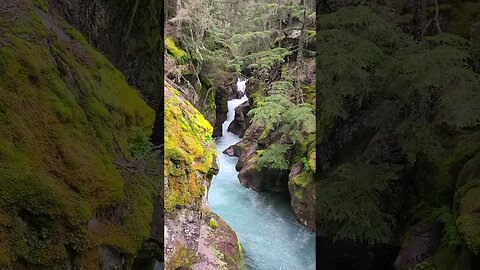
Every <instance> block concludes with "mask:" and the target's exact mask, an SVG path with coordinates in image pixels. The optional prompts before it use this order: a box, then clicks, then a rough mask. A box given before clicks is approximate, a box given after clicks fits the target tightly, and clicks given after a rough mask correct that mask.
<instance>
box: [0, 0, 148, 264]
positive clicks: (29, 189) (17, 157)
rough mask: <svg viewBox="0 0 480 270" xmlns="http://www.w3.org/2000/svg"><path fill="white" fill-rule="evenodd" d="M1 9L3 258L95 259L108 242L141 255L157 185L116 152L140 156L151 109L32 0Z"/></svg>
mask: <svg viewBox="0 0 480 270" xmlns="http://www.w3.org/2000/svg"><path fill="white" fill-rule="evenodd" d="M7 2H8V1H7ZM32 2H35V3H37V2H39V1H32ZM42 3H43V2H42ZM43 10H46V9H45V8H44V9H43ZM1 18H2V19H1V20H0V29H1V31H0V268H2V267H4V266H12V267H13V269H23V268H29V269H31V268H32V267H33V268H35V269H43V268H44V267H46V266H48V269H65V267H66V265H67V264H68V265H69V266H70V265H72V264H73V265H78V266H79V267H81V269H96V268H97V267H98V266H99V261H100V258H99V256H100V255H99V252H98V248H99V247H101V246H108V247H111V248H113V249H115V250H118V251H119V252H120V253H122V254H127V255H128V256H127V257H126V258H127V259H128V258H131V257H133V255H134V254H135V252H136V250H137V249H138V248H139V247H140V245H141V243H142V241H143V240H144V239H145V238H146V237H148V235H149V233H150V231H149V230H150V229H149V228H150V227H149V226H150V225H149V224H150V221H151V216H152V211H153V210H152V205H151V202H150V197H149V196H150V194H149V193H148V192H149V189H148V188H144V187H142V186H139V185H132V184H128V183H126V180H125V178H124V177H123V176H122V175H121V173H120V171H119V169H117V167H116V166H115V165H114V162H115V161H116V160H118V159H127V160H128V159H131V158H132V155H131V153H130V151H129V144H130V143H131V137H132V130H133V128H135V127H136V128H141V129H145V130H150V129H151V126H152V124H153V120H154V112H153V110H152V109H150V108H149V107H148V106H147V105H146V103H145V102H144V101H143V100H142V99H141V98H140V97H139V95H138V94H137V92H136V91H135V90H134V89H133V88H131V87H130V86H129V85H128V84H127V83H126V82H125V79H124V77H123V75H122V74H121V73H120V72H119V71H118V70H116V69H115V67H114V66H113V65H112V64H111V63H110V62H109V61H108V60H107V59H106V58H105V57H103V56H102V55H101V54H99V53H98V52H96V51H95V50H94V49H92V48H91V47H90V46H89V45H88V44H87V42H86V41H85V39H84V38H83V37H82V36H81V34H79V33H78V32H77V31H75V30H74V29H72V28H71V27H69V26H68V25H67V24H66V23H64V22H56V21H54V20H53V19H51V18H50V16H49V15H47V14H46V13H44V12H43V11H41V10H40V9H38V8H35V7H34V6H33V4H32V3H30V1H16V2H14V3H12V4H11V5H10V9H9V8H8V7H7V8H6V9H2V15H1ZM132 181H134V180H132ZM127 187H128V188H127ZM140 191H141V192H140ZM150 192H151V191H150ZM117 212H121V213H122V214H121V215H117ZM113 216H118V218H113ZM93 217H96V218H95V220H97V221H98V222H96V223H97V224H96V225H95V224H92V223H89V221H92V220H94V219H92V218H93ZM87 225H88V226H87ZM87 227H88V229H87ZM70 260H74V261H70Z"/></svg>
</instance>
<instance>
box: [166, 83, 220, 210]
mask: <svg viewBox="0 0 480 270" xmlns="http://www.w3.org/2000/svg"><path fill="white" fill-rule="evenodd" d="M212 131H213V128H212V126H211V125H210V124H209V123H208V121H207V120H205V118H204V117H203V116H202V114H200V112H199V111H198V110H197V109H195V108H194V107H193V106H192V105H191V104H190V103H189V102H188V101H186V100H184V99H183V98H180V97H179V92H178V91H177V90H175V89H174V88H172V87H170V86H167V85H166V86H165V158H164V173H165V177H166V179H167V180H166V181H167V183H166V189H165V209H166V211H168V212H170V211H173V210H174V209H175V207H177V206H185V205H188V204H191V203H193V202H194V200H195V199H198V198H200V197H201V196H202V195H203V194H204V193H205V186H204V183H203V179H210V177H207V178H205V177H202V176H199V174H198V173H201V174H202V175H206V174H211V173H212V172H211V168H212V164H213V162H214V157H215V155H216V150H215V144H214V142H213V140H212V137H211V134H212Z"/></svg>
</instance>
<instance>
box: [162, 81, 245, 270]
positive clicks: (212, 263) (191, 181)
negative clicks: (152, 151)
mask: <svg viewBox="0 0 480 270" xmlns="http://www.w3.org/2000/svg"><path fill="white" fill-rule="evenodd" d="M164 91H165V159H164V179H165V195H164V198H165V211H166V215H165V217H166V220H165V228H166V231H165V238H166V239H165V269H167V270H170V269H172V270H174V269H178V268H179V267H183V268H186V269H238V267H239V266H238V264H239V262H240V260H241V251H240V249H239V247H238V244H237V243H238V238H237V236H236V234H235V232H234V231H233V230H232V229H231V228H230V226H228V225H227V224H226V223H225V222H224V221H223V220H222V219H221V218H220V217H219V216H217V215H215V214H214V213H212V212H210V210H209V209H208V208H207V197H206V195H207V192H208V188H209V186H210V181H211V179H212V176H213V174H214V173H216V169H215V167H216V166H214V163H215V160H214V159H215V157H216V155H217V153H216V150H215V144H214V141H213V139H212V137H211V135H212V131H213V128H212V126H211V125H210V124H209V122H208V121H207V120H206V119H205V118H204V117H203V116H202V114H201V113H200V112H199V111H198V110H197V109H195V108H194V107H193V106H192V105H191V104H190V102H188V101H187V100H185V99H184V98H183V97H182V96H181V95H180V93H179V92H178V91H177V90H176V89H174V88H173V87H172V86H170V85H169V84H168V83H166V84H165V88H164ZM212 267H213V268H212Z"/></svg>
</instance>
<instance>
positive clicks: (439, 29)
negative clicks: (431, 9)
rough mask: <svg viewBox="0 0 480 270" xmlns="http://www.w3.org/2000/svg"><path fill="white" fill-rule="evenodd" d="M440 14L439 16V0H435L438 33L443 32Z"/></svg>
mask: <svg viewBox="0 0 480 270" xmlns="http://www.w3.org/2000/svg"><path fill="white" fill-rule="evenodd" d="M438 16H439V10H438V0H435V25H436V26H437V30H438V33H442V28H440V20H439V18H438Z"/></svg>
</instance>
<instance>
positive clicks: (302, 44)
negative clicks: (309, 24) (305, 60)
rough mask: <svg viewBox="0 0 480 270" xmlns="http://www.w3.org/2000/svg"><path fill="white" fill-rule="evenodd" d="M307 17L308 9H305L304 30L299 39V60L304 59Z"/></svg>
mask: <svg viewBox="0 0 480 270" xmlns="http://www.w3.org/2000/svg"><path fill="white" fill-rule="evenodd" d="M306 18H307V9H305V10H304V11H303V22H302V30H301V33H300V40H299V41H298V52H297V62H299V61H301V60H302V55H303V47H304V46H305V36H306V35H305V34H306V33H305V24H306Z"/></svg>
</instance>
